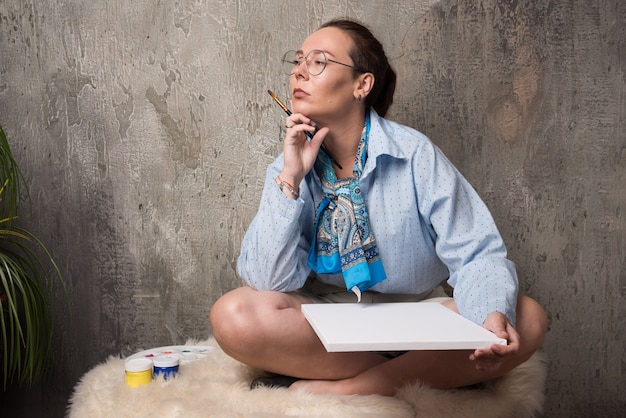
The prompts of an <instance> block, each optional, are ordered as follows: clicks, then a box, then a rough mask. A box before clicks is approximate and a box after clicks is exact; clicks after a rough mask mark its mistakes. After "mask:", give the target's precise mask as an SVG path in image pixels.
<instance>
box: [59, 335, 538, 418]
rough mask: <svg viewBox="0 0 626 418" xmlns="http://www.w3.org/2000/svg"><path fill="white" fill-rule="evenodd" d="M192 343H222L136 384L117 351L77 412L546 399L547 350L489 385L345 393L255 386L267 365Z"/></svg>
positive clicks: (84, 386)
mask: <svg viewBox="0 0 626 418" xmlns="http://www.w3.org/2000/svg"><path fill="white" fill-rule="evenodd" d="M187 345H203V346H212V347H215V349H214V350H211V352H210V353H211V354H210V355H208V356H207V357H205V358H202V359H200V360H197V361H195V362H193V363H188V364H182V365H181V366H180V371H179V374H178V376H177V377H176V378H175V379H173V380H168V381H164V380H163V379H161V378H159V379H156V380H154V381H152V382H151V383H150V384H148V385H146V386H143V387H137V388H130V387H128V386H126V384H125V383H124V359H121V358H114V357H111V358H109V359H108V360H107V361H106V362H104V363H103V364H100V365H98V366H96V367H95V368H93V369H92V370H90V371H89V372H88V373H86V374H85V375H84V376H83V377H82V379H81V380H80V381H79V382H78V383H77V385H76V387H75V388H74V393H73V394H72V397H71V399H70V403H69V407H68V415H69V417H70V418H85V417H90V418H97V417H116V418H118V417H119V418H124V417H129V418H130V417H132V418H138V417H168V418H174V417H181V418H183V417H184V418H195V417H202V418H205V417H228V418H236V417H246V418H247V417H258V418H265V417H267V418H275V417H279V416H287V417H325V418H326V417H341V418H345V417H358V418H367V417H372V418H374V417H376V418H380V417H386V418H393V417H456V418H463V417H468V418H470V417H472V418H473V417H481V418H488V417H506V418H511V417H519V418H521V417H532V416H534V415H535V414H537V413H539V412H540V411H541V408H542V404H543V400H544V384H545V377H546V376H545V374H546V372H545V370H546V367H545V364H544V361H543V359H542V357H541V355H539V354H535V356H533V357H532V358H531V359H530V360H529V361H527V362H526V363H524V364H522V365H521V366H519V367H518V368H516V369H515V370H513V371H512V372H510V373H509V374H508V375H506V376H505V377H503V378H501V379H498V380H497V381H494V382H492V383H489V384H488V385H487V386H486V387H485V388H484V389H473V390H449V391H441V390H435V389H432V388H429V387H427V386H425V385H421V384H415V385H410V386H407V387H406V388H404V389H403V390H401V391H400V392H399V393H398V394H397V395H396V396H395V397H385V396H378V395H370V396H338V395H317V394H310V393H304V392H292V391H289V390H286V389H281V388H259V389H255V390H250V389H249V383H250V381H251V380H252V379H253V378H254V377H256V376H258V375H259V374H260V372H259V371H258V370H254V369H252V368H250V367H247V366H244V365H242V364H241V363H238V362H237V361H235V360H233V359H231V358H230V357H228V356H227V355H226V354H224V352H223V351H222V350H220V349H219V347H218V346H217V344H216V343H215V341H214V340H213V339H209V340H207V341H201V342H198V341H189V342H187Z"/></svg>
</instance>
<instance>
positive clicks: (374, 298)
mask: <svg viewBox="0 0 626 418" xmlns="http://www.w3.org/2000/svg"><path fill="white" fill-rule="evenodd" d="M297 293H300V294H301V295H304V296H306V297H307V298H309V299H311V301H312V302H314V303H356V302H357V298H356V295H355V294H354V293H352V292H348V291H347V290H346V288H345V287H339V286H335V285H332V284H328V283H324V282H322V281H321V280H319V279H318V278H317V277H316V275H315V274H311V275H310V276H309V278H308V279H307V281H306V283H305V284H304V286H303V287H302V289H300V290H298V291H297ZM450 299H452V298H451V297H449V296H448V295H447V294H446V292H445V291H444V289H443V286H437V287H435V288H434V289H432V290H429V291H427V292H424V293H419V294H405V293H380V292H376V291H373V290H367V291H365V292H363V293H362V294H361V303H389V302H437V303H443V302H446V301H448V300H450Z"/></svg>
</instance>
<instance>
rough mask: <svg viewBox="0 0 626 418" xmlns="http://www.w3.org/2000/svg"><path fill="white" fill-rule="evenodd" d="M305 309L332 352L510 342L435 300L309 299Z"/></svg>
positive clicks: (453, 347) (456, 347) (454, 347)
mask: <svg viewBox="0 0 626 418" xmlns="http://www.w3.org/2000/svg"><path fill="white" fill-rule="evenodd" d="M302 312H303V314H304V316H305V317H306V319H307V320H308V321H309V323H310V324H311V326H312V327H313V329H314V330H315V332H316V333H317V335H318V337H319V338H320V340H321V341H322V343H323V344H324V347H325V348H326V350H327V351H329V352H340V351H400V350H463V349H476V348H487V347H489V346H491V345H492V344H504V345H506V340H504V339H502V338H498V337H496V336H495V334H493V333H491V332H489V331H487V330H486V329H484V328H482V327H480V326H478V325H476V324H475V323H473V322H472V321H470V320H469V319H466V318H464V317H462V316H461V315H459V314H457V313H455V312H453V311H451V310H450V309H448V308H446V307H445V306H443V305H441V304H439V303H434V302H426V303H424V302H401V303H330V304H326V303H321V304H306V305H302Z"/></svg>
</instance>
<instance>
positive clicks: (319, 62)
mask: <svg viewBox="0 0 626 418" xmlns="http://www.w3.org/2000/svg"><path fill="white" fill-rule="evenodd" d="M281 62H282V69H283V72H284V73H285V74H287V75H293V74H294V72H295V71H296V69H297V68H298V67H299V66H300V64H302V63H303V62H304V66H305V68H306V71H307V72H308V73H309V74H310V75H312V76H318V75H320V74H322V73H323V72H324V70H325V69H326V65H327V64H328V63H329V62H333V63H335V64H339V65H343V66H344V67H348V68H352V69H353V70H354V71H357V72H359V73H365V72H367V71H364V70H362V69H360V68H358V67H355V66H353V65H350V64H346V63H343V62H340V61H336V60H332V59H330V58H328V57H327V56H326V53H325V52H324V51H322V50H321V49H313V50H311V51H310V52H309V53H308V54H306V56H303V55H302V54H301V53H299V52H298V51H294V50H289V51H287V52H285V53H284V54H283V58H282V59H281Z"/></svg>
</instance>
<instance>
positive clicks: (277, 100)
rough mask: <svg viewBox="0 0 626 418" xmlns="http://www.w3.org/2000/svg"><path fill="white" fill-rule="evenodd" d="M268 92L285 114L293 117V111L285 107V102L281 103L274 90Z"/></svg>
mask: <svg viewBox="0 0 626 418" xmlns="http://www.w3.org/2000/svg"><path fill="white" fill-rule="evenodd" d="M267 92H268V93H269V95H270V96H272V99H274V101H276V103H278V105H279V106H280V107H281V108H282V109H283V111H285V113H287V114H288V115H291V111H290V110H289V109H288V108H287V106H285V104H284V103H283V102H281V101H280V99H279V98H278V96H276V95H275V94H274V92H273V91H272V90H268V91H267Z"/></svg>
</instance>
